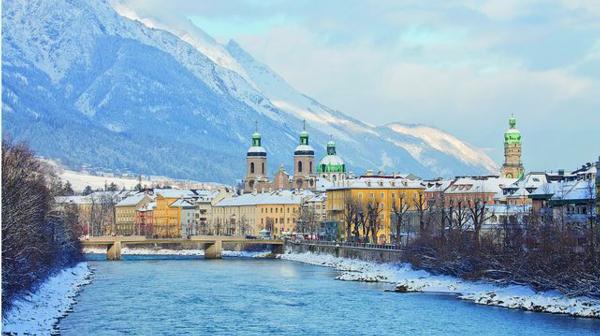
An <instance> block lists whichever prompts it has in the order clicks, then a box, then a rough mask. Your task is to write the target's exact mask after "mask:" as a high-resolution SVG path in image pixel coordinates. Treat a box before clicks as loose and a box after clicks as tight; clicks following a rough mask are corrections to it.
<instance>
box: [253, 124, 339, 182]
mask: <svg viewBox="0 0 600 336" xmlns="http://www.w3.org/2000/svg"><path fill="white" fill-rule="evenodd" d="M293 154H294V155H293V163H294V166H293V167H294V169H293V175H292V176H290V175H289V174H288V173H287V172H286V171H285V169H284V167H283V165H281V166H280V167H279V169H278V171H277V172H276V173H275V174H274V176H273V180H270V179H269V178H268V174H267V151H266V149H265V148H264V147H263V146H262V139H261V135H260V133H258V130H257V131H255V132H254V133H253V134H252V146H250V148H249V149H248V151H247V153H246V178H245V179H244V192H245V193H251V192H265V191H269V190H286V189H305V190H315V189H316V188H317V180H318V179H320V178H323V179H326V180H328V181H330V182H335V181H338V180H340V179H344V178H345V174H346V166H345V164H344V161H343V160H342V159H341V158H340V157H339V156H338V155H336V151H335V143H334V142H333V141H329V142H328V143H327V155H326V156H325V157H324V158H323V159H322V160H321V161H320V162H319V164H318V166H317V165H316V164H315V150H314V148H313V147H312V146H311V145H310V142H309V134H308V132H307V131H306V127H304V128H303V130H302V132H300V137H299V144H298V146H297V147H296V149H295V150H294V153H293Z"/></svg>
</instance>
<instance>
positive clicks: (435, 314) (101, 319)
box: [59, 256, 600, 336]
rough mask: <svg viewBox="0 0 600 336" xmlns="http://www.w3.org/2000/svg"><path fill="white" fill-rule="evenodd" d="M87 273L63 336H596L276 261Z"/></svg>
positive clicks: (150, 265)
mask: <svg viewBox="0 0 600 336" xmlns="http://www.w3.org/2000/svg"><path fill="white" fill-rule="evenodd" d="M89 263H90V266H91V267H92V268H93V269H94V270H95V275H94V280H93V282H92V283H91V284H90V285H88V286H86V287H85V288H84V289H83V291H82V292H81V294H80V295H79V297H78V298H77V301H78V302H77V304H76V305H75V306H74V307H73V312H71V313H70V314H69V315H67V316H66V317H65V318H64V319H63V320H62V321H61V322H60V324H59V327H60V332H61V334H63V335H210V334H215V335H563V336H564V335H577V336H583V335H600V320H593V319H582V318H572V317H568V316H559V315H551V314H541V313H531V312H524V311H519V310H510V309H505V308H495V307H487V306H481V305H476V304H473V303H470V302H467V301H462V300H458V299H456V298H454V297H453V296H449V295H437V294H419V293H411V294H399V293H394V292H389V291H386V289H390V288H391V285H390V284H373V283H361V282H349V281H339V280H335V279H334V278H335V276H336V273H337V272H336V271H335V270H334V269H331V268H326V267H320V266H313V265H306V264H302V263H297V262H292V261H285V260H271V259H252V258H225V259H223V260H204V259H201V258H191V257H181V258H177V259H173V258H172V257H169V258H160V257H133V256H127V257H125V258H124V260H122V261H119V262H108V261H101V260H97V261H90V262H89Z"/></svg>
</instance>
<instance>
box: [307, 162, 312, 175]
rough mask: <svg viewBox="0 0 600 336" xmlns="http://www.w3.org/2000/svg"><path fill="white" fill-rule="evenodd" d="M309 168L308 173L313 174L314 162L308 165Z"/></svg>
mask: <svg viewBox="0 0 600 336" xmlns="http://www.w3.org/2000/svg"><path fill="white" fill-rule="evenodd" d="M308 168H309V169H308V173H309V174H312V161H310V162H309V164H308Z"/></svg>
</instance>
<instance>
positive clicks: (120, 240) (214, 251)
mask: <svg viewBox="0 0 600 336" xmlns="http://www.w3.org/2000/svg"><path fill="white" fill-rule="evenodd" d="M80 241H81V244H82V245H83V246H84V247H85V246H106V259H108V260H121V247H122V246H124V245H127V246H130V245H142V244H156V245H162V244H181V243H199V244H204V258H205V259H221V257H222V252H223V243H233V244H244V245H269V246H271V251H272V252H273V253H277V254H281V253H283V243H284V242H283V240H274V239H245V238H243V237H232V236H191V237H189V238H146V237H144V236H101V237H90V238H87V239H86V238H82V239H81V240H80Z"/></svg>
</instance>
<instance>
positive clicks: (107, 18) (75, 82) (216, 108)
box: [2, 0, 493, 182]
mask: <svg viewBox="0 0 600 336" xmlns="http://www.w3.org/2000/svg"><path fill="white" fill-rule="evenodd" d="M75 14H77V15H75ZM2 17H3V23H2V24H3V31H4V34H3V45H4V46H3V51H2V52H3V59H2V70H3V71H2V73H3V75H2V81H3V87H4V88H5V90H3V101H4V104H3V108H2V109H3V110H2V112H3V116H2V119H3V124H4V130H5V131H7V132H8V133H11V134H12V136H13V137H14V138H15V139H17V140H26V141H29V142H31V144H32V146H33V148H34V149H35V150H36V151H38V152H39V154H40V155H43V156H48V157H53V158H57V159H60V160H61V161H62V162H63V163H64V164H66V165H68V166H70V167H78V166H81V165H88V166H98V167H103V168H111V169H116V170H128V171H133V172H136V173H143V174H156V175H169V176H173V177H179V178H194V179H204V180H210V181H218V182H231V181H233V180H235V179H240V178H243V173H244V171H245V169H244V165H245V163H244V161H245V151H246V149H247V147H248V146H249V135H250V134H251V133H252V132H253V130H254V121H257V122H258V123H259V125H260V131H261V133H263V141H264V144H265V147H266V148H267V150H268V151H269V165H268V166H269V170H270V171H272V172H274V171H275V169H277V167H278V166H279V164H281V163H284V164H287V165H289V163H291V161H292V152H293V148H294V147H295V146H296V144H297V134H298V132H299V130H300V129H301V127H302V126H301V125H302V120H303V119H305V120H307V123H308V131H309V132H310V133H311V142H312V143H313V145H314V147H315V149H316V153H317V158H316V159H317V160H318V159H320V157H321V156H322V155H324V152H325V150H324V147H325V146H324V144H325V143H326V142H327V141H328V140H329V138H330V136H331V135H333V137H334V139H335V140H336V141H337V142H338V152H339V153H340V155H342V156H343V157H344V159H345V160H346V161H347V163H348V166H349V168H350V169H351V170H354V171H357V172H361V171H364V170H365V169H381V168H383V169H386V170H388V171H389V170H390V169H396V170H398V169H401V170H403V171H405V172H413V173H415V174H417V175H421V176H424V177H433V176H437V175H452V174H459V173H461V174H475V173H482V172H485V171H488V170H491V169H490V167H491V166H490V165H488V166H487V167H486V166H485V165H483V166H482V165H480V164H478V163H476V162H473V160H471V161H464V160H461V159H460V158H457V157H456V156H457V155H458V154H456V153H454V155H450V154H448V153H444V152H443V151H440V150H435V149H433V148H431V146H430V145H429V144H427V142H426V141H423V140H422V139H420V138H419V137H418V136H413V135H406V134H400V133H398V132H395V131H393V130H391V129H390V128H389V127H387V126H385V125H384V126H372V125H368V124H366V123H364V122H361V121H359V120H357V119H355V118H352V117H349V116H346V115H345V114H343V113H342V112H339V111H337V110H335V109H331V108H329V107H327V106H325V105H322V104H320V103H319V102H318V101H316V100H314V99H313V98H311V97H309V96H308V95H305V94H302V93H299V92H297V91H296V90H295V89H294V88H293V87H292V86H291V85H289V83H287V82H286V81H285V79H283V78H282V77H281V76H279V75H278V74H277V73H276V72H274V71H273V70H272V69H270V68H269V67H268V66H267V65H264V64H262V63H260V62H258V61H257V60H256V59H255V58H254V57H253V56H252V55H250V54H249V53H248V52H247V51H245V50H244V49H243V48H242V47H241V46H240V45H239V44H238V43H237V42H235V41H231V42H229V43H227V44H226V45H224V46H223V45H220V44H218V43H217V42H216V41H214V40H212V41H204V42H199V41H196V40H197V39H198V38H197V36H195V35H194V36H192V35H190V36H189V37H188V38H187V40H189V41H191V42H192V43H196V44H197V45H200V44H202V43H204V44H203V46H202V48H204V50H205V53H207V54H211V53H212V57H213V58H215V57H217V56H214V55H220V56H219V57H221V60H220V62H223V63H225V64H229V68H225V67H223V66H221V65H219V64H217V63H215V62H214V61H213V60H212V59H211V57H209V56H207V55H205V54H203V53H202V52H200V51H199V50H198V47H196V46H194V45H193V44H191V43H190V42H187V41H185V40H183V39H181V38H180V37H179V36H177V35H175V34H173V33H172V32H170V31H165V30H163V29H157V28H151V27H148V26H146V25H144V23H143V22H142V21H140V20H131V19H129V18H127V17H124V16H122V15H119V13H118V12H116V11H115V10H114V9H113V7H111V5H110V4H109V3H108V2H105V1H89V2H86V3H70V2H67V1H62V0H56V1H53V2H42V1H31V2H27V3H20V2H16V1H8V2H6V4H5V6H3V9H2ZM25 27H30V29H25ZM74 31H75V32H77V33H73V32H74ZM198 31H200V32H201V30H200V29H198ZM202 33H203V32H202ZM190 34H191V33H190ZM204 34H205V33H204ZM206 36H207V37H209V38H210V36H208V35H206ZM211 39H212V38H211ZM194 41H195V42H194ZM217 44H218V45H217ZM211 45H212V46H214V48H217V49H219V50H218V51H214V52H213V51H207V50H209V49H210V48H211ZM225 52H226V53H225ZM228 62H229V63H228ZM232 62H235V63H232ZM238 68H239V69H243V73H238V72H236V71H234V70H232V69H238ZM30 83H33V84H32V85H30ZM394 124H398V123H394ZM446 134H447V133H446ZM457 140H458V139H457ZM275 144H276V145H275ZM407 144H408V146H407ZM466 146H467V147H468V148H472V147H471V146H469V145H468V144H466ZM406 148H409V149H410V150H407V149H406ZM415 148H417V149H418V150H417V152H418V151H419V150H420V153H425V154H426V155H425V154H421V156H419V155H415V153H416V152H415ZM411 151H412V152H411ZM350 153H352V155H350ZM482 155H483V156H482V157H483V158H485V157H487V156H486V155H485V153H482ZM458 156H459V157H460V155H458ZM487 159H489V157H488V158H487ZM490 161H491V160H490ZM492 162H493V161H492Z"/></svg>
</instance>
